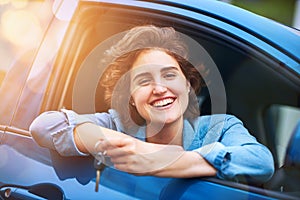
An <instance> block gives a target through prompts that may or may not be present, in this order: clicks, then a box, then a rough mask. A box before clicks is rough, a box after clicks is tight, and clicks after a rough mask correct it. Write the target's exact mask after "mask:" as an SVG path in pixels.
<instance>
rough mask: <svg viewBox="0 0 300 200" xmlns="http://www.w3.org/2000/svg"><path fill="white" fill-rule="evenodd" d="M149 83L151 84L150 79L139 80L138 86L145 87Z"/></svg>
mask: <svg viewBox="0 0 300 200" xmlns="http://www.w3.org/2000/svg"><path fill="white" fill-rule="evenodd" d="M150 82H151V80H150V79H141V80H139V82H138V84H139V85H142V86H145V85H148V84H150Z"/></svg>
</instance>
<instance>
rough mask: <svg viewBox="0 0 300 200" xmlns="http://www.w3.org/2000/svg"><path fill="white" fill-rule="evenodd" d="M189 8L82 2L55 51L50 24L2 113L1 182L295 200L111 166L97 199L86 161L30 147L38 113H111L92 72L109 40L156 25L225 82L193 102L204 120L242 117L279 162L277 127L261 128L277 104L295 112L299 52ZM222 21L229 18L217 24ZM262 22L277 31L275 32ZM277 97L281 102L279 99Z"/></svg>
mask: <svg viewBox="0 0 300 200" xmlns="http://www.w3.org/2000/svg"><path fill="white" fill-rule="evenodd" d="M188 3H189V2H185V3H182V4H180V3H176V2H172V1H159V2H150V1H149V2H148V1H122V2H120V1H81V2H79V3H78V5H77V7H76V10H75V12H74V14H73V17H72V19H71V20H70V21H69V22H68V23H67V25H68V28H67V30H66V32H63V34H62V35H61V36H63V40H61V43H59V45H58V46H57V47H54V48H53V47H51V45H52V40H51V38H52V37H53V35H51V32H52V31H54V30H55V29H56V28H57V24H56V23H55V20H54V21H52V22H51V23H50V24H49V27H48V29H47V32H46V34H45V37H44V39H43V41H42V43H41V45H40V46H39V48H38V49H37V50H35V51H34V52H33V53H32V54H33V55H34V56H33V60H32V62H29V63H27V64H26V65H23V64H22V65H21V66H28V65H30V67H29V68H26V69H25V71H24V73H25V72H27V73H25V74H26V75H25V76H24V77H23V78H22V80H23V81H22V83H21V84H20V88H22V90H21V91H20V90H19V91H18V92H16V93H17V94H16V95H15V96H16V97H13V98H11V99H13V100H5V102H4V103H1V110H0V112H2V111H4V110H5V109H6V108H8V103H13V102H14V103H13V104H14V106H13V109H12V110H10V109H9V112H8V111H6V113H8V114H7V116H6V117H5V118H1V120H2V121H1V128H2V127H3V128H2V129H1V146H0V147H1V154H2V155H4V157H5V160H4V161H2V164H1V165H0V169H1V173H0V181H1V182H5V183H13V184H18V185H33V184H37V183H54V184H55V185H58V186H59V188H61V189H62V191H63V192H64V195H65V197H66V198H67V199H78V198H88V199H93V198H100V197H102V198H112V197H114V199H124V198H130V199H131V198H139V199H158V198H162V199H169V198H180V197H181V198H183V199H184V198H188V199H191V198H192V199H199V198H205V199H206V198H213V199H219V198H220V197H223V196H226V198H231V197H232V198H237V199H249V198H250V199H251V198H254V199H272V198H291V199H292V198H294V196H291V195H289V194H286V193H282V192H280V191H272V190H269V189H265V188H264V187H263V186H261V185H260V186H256V185H249V184H247V182H245V183H235V182H231V181H224V180H218V179H214V178H195V179H169V178H158V177H138V176H134V175H130V174H127V173H124V172H120V171H117V170H115V169H112V168H108V167H107V168H106V169H105V170H104V171H103V172H102V175H101V183H100V189H99V190H100V192H98V193H97V192H95V191H94V187H95V183H94V181H95V174H96V172H95V169H94V168H93V158H92V157H67V158H66V157H62V156H60V155H58V154H57V153H56V152H54V151H49V150H47V149H45V148H42V147H39V146H38V145H37V144H35V142H34V141H33V140H32V139H31V137H30V133H29V132H28V127H29V125H30V123H31V122H32V120H33V119H34V118H35V117H36V116H37V115H38V114H39V113H41V112H43V111H48V110H59V109H61V108H67V109H72V110H75V111H76V112H78V113H93V112H103V111H107V109H108V107H106V106H104V103H103V102H104V101H103V96H102V93H101V91H102V90H101V89H102V88H101V87H100V86H99V85H98V83H99V80H100V78H101V74H102V72H103V70H104V69H102V68H99V67H98V65H99V63H100V62H101V56H100V55H101V54H102V53H103V51H104V50H105V49H106V48H107V47H109V46H110V45H111V44H113V42H114V40H113V39H114V36H116V35H118V34H121V33H123V32H124V31H126V30H128V29H129V28H131V27H133V26H136V25H141V24H155V25H159V26H173V27H174V28H175V29H176V30H178V31H180V32H181V33H183V34H185V35H187V36H188V37H189V38H191V41H196V42H197V43H198V44H201V45H200V46H201V47H203V48H200V49H201V50H199V51H201V52H203V54H205V55H209V57H208V58H206V60H204V62H206V63H212V64H211V65H212V70H214V73H215V74H216V76H217V77H221V80H220V81H219V82H217V83H219V85H218V84H216V83H215V85H214V83H212V85H211V86H210V88H208V89H207V90H204V91H203V93H201V94H200V95H199V98H200V100H201V102H202V103H201V110H202V112H201V114H202V115H205V114H211V113H224V112H227V113H231V114H235V115H237V116H239V117H240V118H241V119H242V120H243V121H245V125H246V127H247V128H249V130H250V131H251V132H253V133H254V134H255V136H256V137H257V138H258V140H259V141H260V142H262V143H264V144H265V145H267V146H268V147H269V148H270V149H271V150H272V153H274V155H276V149H275V146H276V144H275V143H274V141H273V139H272V134H273V132H272V131H270V130H269V129H270V125H269V119H271V120H272V119H273V118H272V117H270V118H267V119H266V115H267V114H268V112H267V114H265V113H266V112H263V111H264V110H265V109H266V108H268V107H269V106H270V105H278V104H280V105H288V106H293V107H299V105H298V95H299V91H300V89H299V88H300V84H299V70H298V68H297V66H299V57H297V56H296V55H295V54H294V52H295V51H297V50H299V49H300V48H299V45H298V46H296V45H295V46H292V47H290V48H287V49H285V48H286V47H285V46H281V45H280V44H277V43H275V42H273V41H270V40H269V39H267V35H263V33H265V32H263V33H262V32H261V33H260V32H255V31H254V30H255V29H254V28H255V27H254V28H253V27H245V26H246V25H244V24H243V23H244V21H247V20H253V19H255V20H258V19H261V18H259V17H253V18H252V15H250V14H246V13H244V12H242V11H240V10H239V9H237V8H233V7H231V6H229V5H225V4H223V3H221V2H213V1H203V2H196V3H195V2H193V1H191V2H190V3H191V4H188ZM66 5H67V4H66ZM220 9H222V11H221V12H220ZM239 12H241V13H243V14H245V19H242V20H241V21H234V19H236V18H234V17H232V16H233V15H234V14H236V15H239V14H241V13H239ZM226 14H227V15H229V16H231V17H232V18H229V17H228V18H227V17H225V16H222V15H226ZM246 18H247V19H246ZM261 20H262V23H265V24H268V25H269V26H271V27H272V28H273V29H274V30H277V28H278V26H277V25H274V24H273V23H272V22H270V24H269V22H268V21H267V20H265V19H261ZM262 26H263V25H262ZM251 28H253V30H252V29H251ZM256 28H257V29H259V27H256ZM278 29H279V28H278ZM280 30H281V29H280ZM283 30H285V29H282V30H281V31H283ZM282 34H286V35H287V36H288V37H289V38H292V39H293V40H295V41H299V40H300V39H299V35H298V36H295V34H294V33H292V32H290V31H289V30H286V31H285V32H284V33H282ZM191 43H192V42H191ZM274 44H276V45H274ZM196 50H198V49H197V48H196ZM49 51H50V53H49ZM199 51H194V52H192V56H193V57H196V58H197V57H199ZM45 57H46V60H45ZM17 74H19V73H17ZM19 75H20V74H19ZM250 77H252V78H250ZM218 80H219V79H218ZM241 80H244V81H241ZM277 86H280V87H277ZM220 87H221V90H219V89H220ZM214 88H217V89H214ZM274 88H276V89H277V90H275V91H274ZM8 93H9V92H8ZM283 93H284V94H287V95H285V96H284V97H282V94H283ZM4 95H5V96H7V94H4ZM270 96H272V98H269V97H270ZM216 102H218V103H216ZM220 102H221V103H220ZM2 116H3V115H2ZM2 124H3V126H2ZM11 166H14V167H11ZM26 195H27V193H26Z"/></svg>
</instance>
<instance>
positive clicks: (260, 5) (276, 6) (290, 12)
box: [231, 0, 296, 26]
mask: <svg viewBox="0 0 300 200" xmlns="http://www.w3.org/2000/svg"><path fill="white" fill-rule="evenodd" d="M231 3H232V4H233V5H236V6H238V7H241V8H244V9H246V10H249V11H251V12H254V13H257V14H259V15H261V16H265V17H267V18H270V19H273V20H275V21H278V22H281V23H283V24H286V25H288V26H292V24H293V17H294V10H295V3H296V0H232V1H231Z"/></svg>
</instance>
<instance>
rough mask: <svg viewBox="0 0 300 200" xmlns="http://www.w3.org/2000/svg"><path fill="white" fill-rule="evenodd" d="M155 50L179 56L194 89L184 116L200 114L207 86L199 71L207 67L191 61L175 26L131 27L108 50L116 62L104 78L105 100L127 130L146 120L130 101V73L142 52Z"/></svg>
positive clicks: (102, 78)
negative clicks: (200, 93) (202, 94)
mask: <svg viewBox="0 0 300 200" xmlns="http://www.w3.org/2000/svg"><path fill="white" fill-rule="evenodd" d="M151 49H158V50H161V51H164V52H166V53H167V54H169V55H170V56H172V57H173V58H175V59H176V61H177V62H178V64H179V66H180V68H181V70H182V72H183V74H184V76H185V77H186V79H187V80H188V81H189V82H190V84H191V87H192V89H193V90H192V92H191V93H190V96H189V105H188V108H187V110H186V112H185V113H184V115H185V117H189V118H190V117H195V116H199V114H200V113H199V105H198V100H197V97H196V95H197V94H199V92H200V90H201V88H202V87H203V86H204V85H205V84H204V81H203V78H202V77H201V75H202V76H203V74H205V73H201V75H200V73H199V70H205V69H204V66H203V65H200V66H197V69H196V68H195V67H194V66H193V65H192V64H191V63H190V62H188V60H187V56H188V51H187V46H186V44H185V43H184V41H183V40H182V38H181V37H180V34H178V33H177V32H176V31H175V30H174V28H172V27H157V26H153V25H146V26H137V27H135V28H132V29H131V30H129V31H128V32H127V33H126V34H125V36H124V37H123V38H122V39H121V40H120V41H119V42H118V43H117V44H116V45H114V46H112V47H111V48H110V49H109V50H107V51H106V56H107V57H106V58H107V59H108V60H113V61H112V62H111V63H110V64H108V66H107V68H106V70H105V71H104V73H103V75H102V77H101V80H100V84H101V86H102V87H103V88H105V91H104V101H105V103H106V104H107V106H108V107H110V108H113V109H115V110H116V111H117V112H118V113H119V114H120V119H121V121H122V123H123V125H124V127H125V128H127V129H129V128H130V127H132V126H133V125H138V126H140V125H142V124H144V123H145V121H144V119H143V118H142V117H141V116H140V115H139V113H138V111H137V110H136V108H135V107H134V106H131V104H130V100H131V94H130V92H129V91H130V89H129V88H130V77H129V75H128V73H127V72H129V71H130V69H131V67H132V65H133V63H134V61H135V60H136V59H137V57H138V56H139V55H140V54H141V53H142V52H145V51H147V50H151Z"/></svg>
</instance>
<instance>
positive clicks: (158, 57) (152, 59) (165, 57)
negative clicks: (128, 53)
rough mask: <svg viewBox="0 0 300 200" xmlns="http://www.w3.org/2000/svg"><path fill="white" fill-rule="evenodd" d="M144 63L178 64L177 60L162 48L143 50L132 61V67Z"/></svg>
mask: <svg viewBox="0 0 300 200" xmlns="http://www.w3.org/2000/svg"><path fill="white" fill-rule="evenodd" d="M145 65H153V66H154V65H155V66H156V67H159V66H178V67H179V64H178V62H177V60H176V59H175V58H174V57H172V56H171V55H169V54H167V53H166V52H165V51H163V50H158V49H153V50H146V51H143V52H142V53H141V54H140V55H139V56H138V57H137V58H136V60H135V61H134V62H133V65H132V68H140V67H141V66H145Z"/></svg>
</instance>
